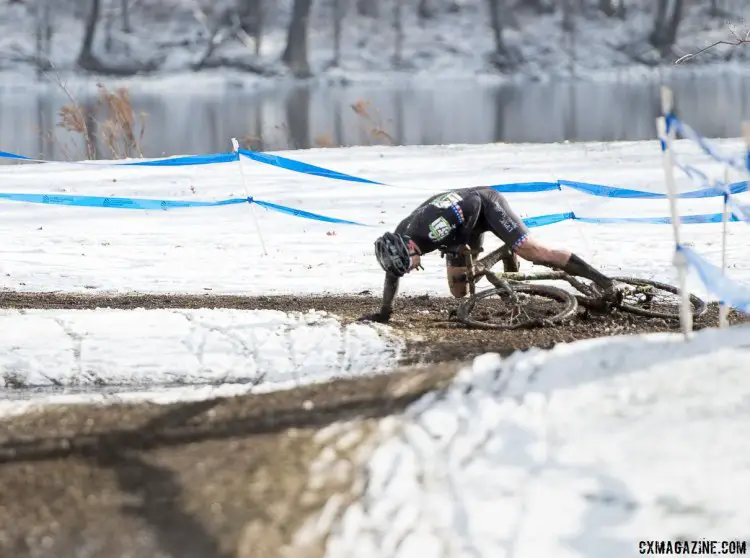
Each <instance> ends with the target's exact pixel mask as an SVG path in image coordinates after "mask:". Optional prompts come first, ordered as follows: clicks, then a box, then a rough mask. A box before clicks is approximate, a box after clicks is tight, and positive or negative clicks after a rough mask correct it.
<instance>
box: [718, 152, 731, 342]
mask: <svg viewBox="0 0 750 558" xmlns="http://www.w3.org/2000/svg"><path fill="white" fill-rule="evenodd" d="M728 221H729V166H727V165H725V166H724V207H723V208H722V216H721V274H722V275H725V274H726V269H727V222H728ZM728 316H729V307H728V306H727V305H726V304H724V302H723V301H719V328H721V329H723V328H725V327H727V326H728V325H729V321H728Z"/></svg>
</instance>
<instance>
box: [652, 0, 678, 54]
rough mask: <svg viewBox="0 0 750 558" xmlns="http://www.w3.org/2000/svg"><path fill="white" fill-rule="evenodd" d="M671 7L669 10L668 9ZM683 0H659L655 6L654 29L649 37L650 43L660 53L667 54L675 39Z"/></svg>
mask: <svg viewBox="0 0 750 558" xmlns="http://www.w3.org/2000/svg"><path fill="white" fill-rule="evenodd" d="M669 8H671V11H670V9H669ZM682 8H683V0H672V1H671V2H669V0H659V3H658V4H657V7H656V21H655V24H654V30H653V32H652V33H651V36H650V37H649V41H650V42H651V44H652V45H653V46H654V47H655V48H658V49H659V51H660V52H661V53H662V54H667V53H668V52H669V51H670V50H671V47H672V46H673V45H674V43H675V41H676V40H677V29H678V28H679V25H680V21H681V20H682Z"/></svg>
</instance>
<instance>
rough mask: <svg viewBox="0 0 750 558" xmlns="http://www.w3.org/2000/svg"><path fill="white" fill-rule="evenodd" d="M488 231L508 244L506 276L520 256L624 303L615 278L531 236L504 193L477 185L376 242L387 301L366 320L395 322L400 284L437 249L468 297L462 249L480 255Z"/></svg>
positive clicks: (435, 199) (438, 200) (440, 200)
mask: <svg viewBox="0 0 750 558" xmlns="http://www.w3.org/2000/svg"><path fill="white" fill-rule="evenodd" d="M485 232H491V233H493V234H494V235H495V236H497V237H498V238H499V239H500V240H502V241H503V242H504V248H505V249H506V252H505V254H504V255H503V257H502V260H501V261H502V262H503V268H504V271H505V272H506V273H508V272H517V271H519V267H520V265H519V260H518V257H519V256H520V257H521V258H523V259H524V260H527V261H529V262H532V263H534V264H539V265H544V266H547V267H552V268H557V269H559V270H561V271H564V272H566V273H568V274H570V275H574V276H578V277H584V278H586V279H590V280H591V281H593V282H594V283H595V284H596V285H598V286H599V287H600V288H601V289H602V290H603V291H604V292H603V298H604V299H605V300H609V301H616V300H618V298H619V295H618V291H617V288H616V285H615V282H614V281H613V280H612V279H610V278H608V277H606V276H605V275H603V274H602V273H600V272H599V271H597V270H596V269H594V268H593V267H591V265H589V264H588V263H586V262H585V261H583V260H582V259H581V258H580V257H578V256H577V255H576V254H573V253H571V252H568V251H566V250H560V249H556V248H549V247H547V246H544V245H543V244H541V243H540V242H539V241H537V240H536V239H535V238H533V237H532V236H531V235H530V233H529V230H528V228H527V227H526V225H525V224H524V222H523V221H522V220H521V219H520V218H519V217H518V216H517V215H516V214H515V213H514V212H513V210H512V209H511V208H510V206H509V205H508V202H507V200H506V199H505V197H504V196H503V195H502V194H500V193H499V192H498V191H496V190H494V189H493V188H492V187H491V186H476V187H473V188H464V189H461V190H452V191H449V192H443V193H440V194H437V195H435V196H432V197H431V198H429V199H428V200H426V201H425V202H423V203H422V204H421V205H419V207H417V208H416V209H415V210H414V211H413V212H412V213H411V214H410V215H409V216H407V217H406V218H405V219H404V220H403V221H401V222H400V223H399V224H398V226H397V227H396V230H395V231H394V232H392V233H391V232H387V233H385V234H384V235H382V236H381V237H380V238H378V239H377V240H376V241H375V256H376V257H377V260H378V263H379V264H380V267H382V268H383V271H385V282H384V286H383V301H382V304H381V308H380V311H379V312H377V313H375V314H368V315H366V316H362V317H361V318H360V320H361V321H376V322H381V323H385V322H387V321H388V320H390V317H391V313H392V311H393V300H394V298H395V297H396V294H397V293H398V285H399V279H400V278H401V277H403V276H404V275H405V274H407V273H409V272H410V271H412V270H413V269H421V268H422V266H421V261H422V256H423V255H425V254H429V253H430V252H433V251H435V250H441V251H442V252H444V254H445V260H446V266H447V279H448V286H449V288H450V292H451V294H452V295H453V296H454V297H455V298H463V297H464V296H466V293H467V287H468V285H467V282H466V271H467V268H466V263H465V260H464V256H463V252H462V250H461V247H463V246H468V247H469V248H470V249H471V250H472V251H473V252H478V251H480V250H481V249H482V244H483V241H484V233H485Z"/></svg>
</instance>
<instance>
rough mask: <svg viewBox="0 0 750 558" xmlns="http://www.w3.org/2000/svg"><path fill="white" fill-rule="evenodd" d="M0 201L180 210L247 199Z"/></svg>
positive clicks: (6, 196) (37, 197)
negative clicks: (210, 200) (209, 200)
mask: <svg viewBox="0 0 750 558" xmlns="http://www.w3.org/2000/svg"><path fill="white" fill-rule="evenodd" d="M0 200H7V201H14V202H24V203H41V204H47V205H68V206H76V207H103V208H109V209H145V210H155V209H158V210H162V211H166V210H169V209H182V208H187V207H217V206H221V205H234V204H238V203H247V199H245V198H239V199H228V200H220V201H213V202H207V201H188V200H185V201H182V200H155V199H147V198H119V197H118V198H115V197H100V196H75V195H63V194H11V193H4V192H0Z"/></svg>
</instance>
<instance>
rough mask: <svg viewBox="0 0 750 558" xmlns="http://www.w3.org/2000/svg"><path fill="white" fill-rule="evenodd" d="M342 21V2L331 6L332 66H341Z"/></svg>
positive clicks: (337, 1) (341, 0)
mask: <svg viewBox="0 0 750 558" xmlns="http://www.w3.org/2000/svg"><path fill="white" fill-rule="evenodd" d="M343 21H344V0H334V4H333V66H334V67H338V66H339V65H341V33H342V27H343Z"/></svg>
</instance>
